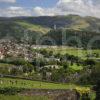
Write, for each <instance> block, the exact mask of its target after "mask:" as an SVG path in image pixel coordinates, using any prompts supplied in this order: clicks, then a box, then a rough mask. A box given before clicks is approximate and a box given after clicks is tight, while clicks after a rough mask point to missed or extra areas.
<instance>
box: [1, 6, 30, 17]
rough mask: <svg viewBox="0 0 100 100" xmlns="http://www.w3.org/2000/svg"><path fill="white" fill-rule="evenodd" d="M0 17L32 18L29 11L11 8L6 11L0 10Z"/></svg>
mask: <svg viewBox="0 0 100 100" xmlns="http://www.w3.org/2000/svg"><path fill="white" fill-rule="evenodd" d="M0 16H5V17H14V16H32V15H31V11H30V10H29V9H25V8H22V7H13V6H12V7H9V8H6V9H0Z"/></svg>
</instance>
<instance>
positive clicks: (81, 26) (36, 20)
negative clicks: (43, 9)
mask: <svg viewBox="0 0 100 100" xmlns="http://www.w3.org/2000/svg"><path fill="white" fill-rule="evenodd" d="M5 19H6V20H11V21H12V20H13V21H24V22H27V23H29V24H35V25H41V26H43V27H49V28H54V25H56V27H57V28H62V27H63V28H67V29H75V30H86V31H89V30H91V31H96V32H100V19H98V18H95V17H91V16H86V17H82V16H79V15H67V16H40V17H13V18H1V20H5Z"/></svg>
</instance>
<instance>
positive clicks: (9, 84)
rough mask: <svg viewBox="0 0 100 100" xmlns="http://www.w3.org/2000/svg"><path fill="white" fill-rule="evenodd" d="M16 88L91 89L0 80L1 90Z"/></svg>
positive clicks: (63, 84)
mask: <svg viewBox="0 0 100 100" xmlns="http://www.w3.org/2000/svg"><path fill="white" fill-rule="evenodd" d="M5 87H16V88H25V89H32V88H33V89H75V88H76V87H80V88H82V89H88V90H89V89H90V88H89V87H83V86H77V85H75V84H70V83H69V84H67V83H66V84H65V83H49V82H41V81H31V80H24V79H12V78H0V88H5Z"/></svg>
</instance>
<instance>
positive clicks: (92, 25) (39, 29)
mask: <svg viewBox="0 0 100 100" xmlns="http://www.w3.org/2000/svg"><path fill="white" fill-rule="evenodd" d="M54 26H55V29H56V30H54ZM62 29H65V30H66V33H67V34H66V35H67V38H68V37H69V36H76V34H75V33H77V36H78V37H81V39H82V43H83V46H84V47H85V46H86V44H87V42H88V40H90V39H91V38H92V37H94V36H100V19H99V18H94V17H90V16H87V17H81V16H78V15H67V16H41V17H12V18H3V17H1V18H0V38H3V37H5V36H11V37H13V38H14V39H17V40H18V41H20V40H22V39H23V38H24V37H25V36H28V37H30V38H31V39H32V43H36V40H37V38H38V37H39V36H41V35H43V36H44V35H46V36H50V37H51V38H53V39H54V40H55V41H56V44H57V45H62V43H61V42H62V38H61V37H62V36H61V33H62ZM45 44H48V42H46V43H45ZM98 44H99V42H98V43H97V44H96V47H98ZM69 45H71V46H73V45H74V46H77V44H76V43H75V42H74V43H70V44H69Z"/></svg>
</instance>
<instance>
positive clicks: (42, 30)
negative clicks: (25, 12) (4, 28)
mask: <svg viewBox="0 0 100 100" xmlns="http://www.w3.org/2000/svg"><path fill="white" fill-rule="evenodd" d="M15 23H16V24H18V25H21V26H23V27H24V28H26V29H28V30H30V31H35V32H40V33H44V34H46V33H47V32H48V31H50V28H46V27H42V26H41V25H35V24H31V23H28V22H25V21H16V22H15Z"/></svg>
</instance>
